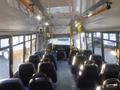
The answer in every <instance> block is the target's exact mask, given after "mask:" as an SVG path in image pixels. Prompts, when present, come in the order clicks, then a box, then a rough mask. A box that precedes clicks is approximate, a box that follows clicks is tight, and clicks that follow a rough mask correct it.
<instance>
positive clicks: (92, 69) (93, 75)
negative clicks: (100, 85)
mask: <svg viewBox="0 0 120 90" xmlns="http://www.w3.org/2000/svg"><path fill="white" fill-rule="evenodd" d="M82 74H83V75H82V76H83V77H84V79H86V80H88V81H97V80H98V76H99V75H98V67H97V65H95V64H93V65H92V64H86V65H85V66H84V70H83V72H82Z"/></svg>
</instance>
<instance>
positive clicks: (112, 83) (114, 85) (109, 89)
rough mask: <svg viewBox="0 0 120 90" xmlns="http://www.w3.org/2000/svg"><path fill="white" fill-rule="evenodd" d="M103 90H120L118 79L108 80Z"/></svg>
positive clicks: (104, 83)
mask: <svg viewBox="0 0 120 90" xmlns="http://www.w3.org/2000/svg"><path fill="white" fill-rule="evenodd" d="M102 90H120V81H119V80H118V79H116V78H111V79H107V80H105V81H104V82H103V85H102Z"/></svg>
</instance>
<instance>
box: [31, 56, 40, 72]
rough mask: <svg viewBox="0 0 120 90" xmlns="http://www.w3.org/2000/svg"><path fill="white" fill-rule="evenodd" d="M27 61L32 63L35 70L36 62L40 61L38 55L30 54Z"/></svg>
mask: <svg viewBox="0 0 120 90" xmlns="http://www.w3.org/2000/svg"><path fill="white" fill-rule="evenodd" d="M29 62H31V63H32V64H33V65H34V67H35V69H36V70H37V68H38V63H39V62H40V58H39V56H38V55H31V56H30V57H29Z"/></svg>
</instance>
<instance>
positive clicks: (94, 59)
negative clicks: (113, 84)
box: [69, 50, 120, 90]
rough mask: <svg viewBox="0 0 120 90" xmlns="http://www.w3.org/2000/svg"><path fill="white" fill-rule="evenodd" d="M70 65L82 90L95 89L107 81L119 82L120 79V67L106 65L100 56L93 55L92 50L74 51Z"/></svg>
mask: <svg viewBox="0 0 120 90" xmlns="http://www.w3.org/2000/svg"><path fill="white" fill-rule="evenodd" d="M69 64H70V66H71V71H72V73H73V76H74V78H75V81H76V85H77V87H79V88H80V89H84V88H95V87H96V86H97V85H103V82H104V81H106V80H109V79H113V78H114V79H116V80H117V79H118V77H119V71H120V66H119V65H117V64H108V63H105V61H103V59H102V57H101V56H100V55H95V54H93V53H92V51H91V50H84V51H81V52H76V51H73V55H71V56H70V59H69ZM110 90H111V89H110Z"/></svg>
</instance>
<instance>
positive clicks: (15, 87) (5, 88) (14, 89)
mask: <svg viewBox="0 0 120 90" xmlns="http://www.w3.org/2000/svg"><path fill="white" fill-rule="evenodd" d="M0 90H24V86H23V84H22V82H21V80H20V79H18V78H9V79H3V80H0Z"/></svg>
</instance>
